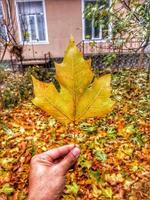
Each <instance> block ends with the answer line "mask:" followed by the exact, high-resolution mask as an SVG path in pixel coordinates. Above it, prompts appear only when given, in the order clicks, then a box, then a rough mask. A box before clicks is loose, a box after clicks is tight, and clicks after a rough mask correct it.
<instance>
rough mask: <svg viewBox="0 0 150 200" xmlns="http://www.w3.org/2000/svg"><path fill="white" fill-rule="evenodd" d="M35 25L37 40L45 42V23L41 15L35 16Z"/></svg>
mask: <svg viewBox="0 0 150 200" xmlns="http://www.w3.org/2000/svg"><path fill="white" fill-rule="evenodd" d="M37 24H38V33H39V40H41V41H43V40H45V23H44V16H43V15H38V16H37Z"/></svg>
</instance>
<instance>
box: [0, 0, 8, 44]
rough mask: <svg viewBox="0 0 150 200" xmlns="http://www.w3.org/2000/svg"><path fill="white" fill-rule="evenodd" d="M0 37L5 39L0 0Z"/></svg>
mask: <svg viewBox="0 0 150 200" xmlns="http://www.w3.org/2000/svg"><path fill="white" fill-rule="evenodd" d="M0 38H2V39H3V40H7V36H6V29H5V26H4V22H3V11H2V2H1V1H0Z"/></svg>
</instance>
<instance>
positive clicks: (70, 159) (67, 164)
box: [58, 147, 80, 175]
mask: <svg viewBox="0 0 150 200" xmlns="http://www.w3.org/2000/svg"><path fill="white" fill-rule="evenodd" d="M79 155H80V149H79V148H78V147H75V148H74V149H72V150H71V151H70V152H69V153H68V154H67V155H66V156H65V157H64V159H63V160H62V161H61V162H60V163H59V164H58V165H59V167H60V169H61V171H62V174H63V175H65V174H66V173H67V171H68V170H69V169H70V168H71V166H72V165H73V164H74V163H75V162H76V161H77V159H78V157H79Z"/></svg>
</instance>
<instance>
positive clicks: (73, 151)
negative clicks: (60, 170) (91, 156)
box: [71, 147, 80, 158]
mask: <svg viewBox="0 0 150 200" xmlns="http://www.w3.org/2000/svg"><path fill="white" fill-rule="evenodd" d="M71 152H72V154H73V155H74V156H75V157H76V158H77V157H79V155H80V149H79V148H77V147H75V148H74V149H73V150H72V151H71Z"/></svg>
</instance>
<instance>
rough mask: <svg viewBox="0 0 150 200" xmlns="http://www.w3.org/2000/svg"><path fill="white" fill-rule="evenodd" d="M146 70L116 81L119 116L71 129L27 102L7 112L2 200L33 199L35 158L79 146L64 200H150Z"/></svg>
mask: <svg viewBox="0 0 150 200" xmlns="http://www.w3.org/2000/svg"><path fill="white" fill-rule="evenodd" d="M146 78H147V73H146V71H145V70H143V69H138V70H137V69H133V70H131V69H130V70H127V69H126V70H120V71H118V72H116V73H113V75H112V87H113V94H112V98H113V99H114V100H115V101H116V104H115V107H114V109H113V111H112V112H111V113H110V114H109V115H107V116H106V117H105V118H103V119H99V118H90V119H88V120H86V121H82V122H81V123H79V124H77V125H76V126H74V125H73V124H70V125H69V126H67V127H65V126H63V125H62V124H60V123H58V122H57V121H56V120H55V119H53V118H52V117H51V116H49V115H48V114H46V113H45V112H43V111H41V110H40V109H38V108H37V107H35V106H34V105H33V104H32V103H31V101H24V102H22V103H20V104H19V105H18V106H17V107H15V108H11V109H5V110H3V111H1V113H0V114H1V119H0V199H1V200H5V199H10V200H11V199H12V200H23V199H26V198H27V193H28V176H29V163H30V160H31V157H32V156H33V155H35V154H37V153H41V152H43V151H46V150H48V149H51V148H54V147H57V146H61V145H64V144H70V143H77V144H79V145H80V148H81V156H80V158H79V161H78V163H77V165H76V166H75V169H72V170H70V172H69V173H68V174H67V185H66V188H65V191H64V194H63V197H62V200H75V199H77V200H80V199H81V200H88V199H91V200H97V199H98V200H107V199H113V200H121V199H122V200H123V199H127V200H138V199H139V200H140V199H141V200H148V199H150V116H149V113H150V87H149V83H147V80H146Z"/></svg>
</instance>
